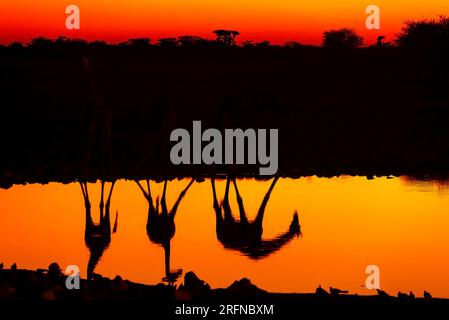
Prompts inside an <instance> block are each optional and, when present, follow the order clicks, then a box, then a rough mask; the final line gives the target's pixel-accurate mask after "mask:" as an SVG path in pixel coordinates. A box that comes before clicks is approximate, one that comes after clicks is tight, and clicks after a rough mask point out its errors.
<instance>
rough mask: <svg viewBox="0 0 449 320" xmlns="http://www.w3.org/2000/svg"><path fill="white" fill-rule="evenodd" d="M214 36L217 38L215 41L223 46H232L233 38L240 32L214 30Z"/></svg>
mask: <svg viewBox="0 0 449 320" xmlns="http://www.w3.org/2000/svg"><path fill="white" fill-rule="evenodd" d="M214 34H215V35H216V36H217V39H216V41H217V42H218V43H220V44H223V45H225V46H234V45H235V38H236V37H237V36H238V35H239V34H240V32H238V31H235V30H222V29H219V30H214Z"/></svg>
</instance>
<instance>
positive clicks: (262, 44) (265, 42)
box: [255, 40, 270, 48]
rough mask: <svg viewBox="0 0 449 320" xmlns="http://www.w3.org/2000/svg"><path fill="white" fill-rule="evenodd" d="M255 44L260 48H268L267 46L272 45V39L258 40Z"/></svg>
mask: <svg viewBox="0 0 449 320" xmlns="http://www.w3.org/2000/svg"><path fill="white" fill-rule="evenodd" d="M255 46H256V47H258V48H267V47H269V46H270V41H267V40H264V41H261V42H257V43H256V44H255Z"/></svg>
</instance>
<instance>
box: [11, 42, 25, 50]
mask: <svg viewBox="0 0 449 320" xmlns="http://www.w3.org/2000/svg"><path fill="white" fill-rule="evenodd" d="M8 48H10V49H13V50H20V49H23V48H24V45H23V43H21V42H16V41H14V42H11V43H10V44H9V46H8Z"/></svg>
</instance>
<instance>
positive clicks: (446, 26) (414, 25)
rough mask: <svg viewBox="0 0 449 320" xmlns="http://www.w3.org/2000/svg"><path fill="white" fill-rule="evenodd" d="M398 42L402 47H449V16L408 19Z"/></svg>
mask: <svg viewBox="0 0 449 320" xmlns="http://www.w3.org/2000/svg"><path fill="white" fill-rule="evenodd" d="M396 43H397V44H398V45H399V46H401V47H414V48H449V18H448V17H446V16H440V17H439V19H424V20H418V21H413V20H410V21H407V22H406V23H405V25H404V27H403V28H402V31H401V33H399V34H398V38H397V40H396Z"/></svg>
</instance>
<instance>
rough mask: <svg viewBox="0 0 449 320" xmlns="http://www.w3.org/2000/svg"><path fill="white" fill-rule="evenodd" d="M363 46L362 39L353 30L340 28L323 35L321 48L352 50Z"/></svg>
mask: <svg viewBox="0 0 449 320" xmlns="http://www.w3.org/2000/svg"><path fill="white" fill-rule="evenodd" d="M362 44H363V38H362V37H361V36H359V35H358V34H357V33H356V32H355V31H354V30H352V29H348V28H342V29H338V30H329V31H325V32H324V33H323V47H325V48H332V49H354V48H358V47H360V46H361V45H362Z"/></svg>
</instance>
